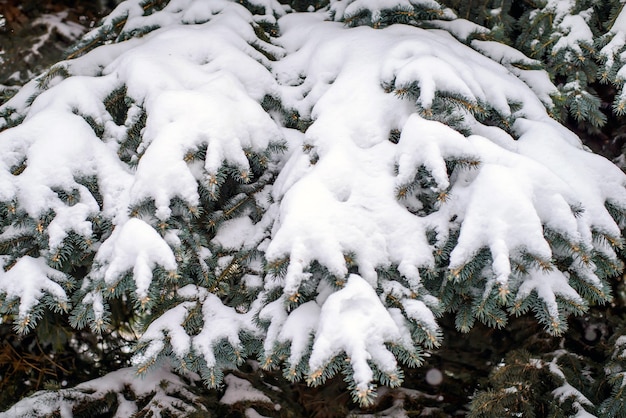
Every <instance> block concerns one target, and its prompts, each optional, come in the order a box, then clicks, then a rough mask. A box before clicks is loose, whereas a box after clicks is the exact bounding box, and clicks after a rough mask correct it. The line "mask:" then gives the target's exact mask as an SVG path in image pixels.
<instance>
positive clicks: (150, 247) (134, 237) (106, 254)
mask: <svg viewBox="0 0 626 418" xmlns="http://www.w3.org/2000/svg"><path fill="white" fill-rule="evenodd" d="M95 263H96V265H98V266H100V267H98V268H96V269H95V270H94V273H93V278H94V279H97V278H99V276H103V277H102V278H103V279H104V282H105V283H106V284H107V285H109V286H113V285H115V284H116V282H117V281H118V280H119V278H120V277H121V276H122V275H123V274H124V273H125V272H127V271H129V270H132V273H133V279H134V281H135V286H136V293H137V298H138V299H139V300H141V299H144V298H146V297H147V294H148V288H149V287H150V284H151V281H152V270H153V269H154V268H155V267H156V266H157V265H160V266H162V267H163V268H165V269H166V270H172V271H175V270H176V260H175V257H174V254H173V253H172V250H171V248H170V247H169V246H168V245H167V243H166V242H165V241H164V240H163V239H162V238H161V237H160V236H159V234H158V233H157V231H155V230H154V228H152V227H151V226H150V225H148V224H147V223H145V222H144V221H142V220H140V219H136V218H133V219H130V220H129V221H128V222H126V223H125V224H124V225H122V226H120V227H118V228H116V229H115V231H113V234H112V235H111V237H109V239H108V240H106V241H105V242H104V243H103V244H102V246H101V247H100V249H99V250H98V253H97V254H96V258H95Z"/></svg>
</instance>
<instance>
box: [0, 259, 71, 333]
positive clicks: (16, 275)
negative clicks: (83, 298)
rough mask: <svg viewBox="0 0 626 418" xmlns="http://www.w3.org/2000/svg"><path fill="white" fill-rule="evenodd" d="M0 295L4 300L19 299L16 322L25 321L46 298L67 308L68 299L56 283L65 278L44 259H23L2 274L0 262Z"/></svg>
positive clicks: (63, 280)
mask: <svg viewBox="0 0 626 418" xmlns="http://www.w3.org/2000/svg"><path fill="white" fill-rule="evenodd" d="M0 262H1V263H2V265H1V266H0V292H2V293H4V294H5V295H6V297H7V299H8V300H12V299H19V300H20V303H19V308H18V316H17V320H18V322H23V321H27V322H29V320H28V317H29V315H30V313H31V311H32V309H33V308H34V307H35V306H36V305H37V304H38V303H39V302H40V300H41V298H42V297H43V296H44V295H45V294H48V295H50V296H51V297H52V298H53V299H54V300H55V301H56V302H57V303H59V305H62V306H65V307H66V308H67V307H68V304H69V298H68V296H67V295H66V293H65V290H63V288H62V287H61V285H60V283H63V282H65V281H67V277H66V276H65V274H63V273H61V272H60V271H57V270H54V269H52V268H50V267H48V265H47V264H46V260H45V259H44V258H33V257H31V256H24V257H22V258H20V259H19V261H18V262H17V263H15V265H14V266H13V267H11V269H9V270H8V271H4V269H3V268H2V267H4V260H0Z"/></svg>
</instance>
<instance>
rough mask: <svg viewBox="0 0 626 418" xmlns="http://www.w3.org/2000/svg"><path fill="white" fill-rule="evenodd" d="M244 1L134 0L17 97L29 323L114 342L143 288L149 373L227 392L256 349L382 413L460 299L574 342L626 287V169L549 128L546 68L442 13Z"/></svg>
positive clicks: (6, 240)
mask: <svg viewBox="0 0 626 418" xmlns="http://www.w3.org/2000/svg"><path fill="white" fill-rule="evenodd" d="M246 5H247V7H244V6H242V5H241V4H239V3H236V2H230V1H227V0H195V1H192V0H171V1H170V2H158V1H154V2H150V1H148V2H146V1H141V2H140V1H137V0H129V1H126V2H124V3H122V4H120V5H119V6H118V8H117V9H116V10H115V11H114V12H113V13H112V14H111V15H110V16H109V17H107V18H106V19H105V20H104V21H103V23H102V26H101V27H99V28H98V29H95V30H94V31H92V32H91V33H88V34H87V35H86V36H85V37H84V38H83V39H82V40H81V42H79V43H78V44H77V45H76V47H75V48H74V51H73V52H72V54H71V59H68V60H66V61H63V62H60V63H58V64H56V65H55V66H53V67H52V68H51V69H50V70H49V71H48V72H47V73H45V74H43V75H41V76H40V77H38V78H36V79H34V80H33V81H31V82H30V83H29V84H28V85H26V86H25V87H24V88H23V89H22V90H21V91H20V92H19V93H18V94H17V95H16V96H15V97H14V98H13V99H12V100H11V101H9V102H8V103H6V104H5V105H4V106H2V107H1V108H0V114H1V115H3V120H2V121H0V126H1V128H2V129H3V131H2V132H1V133H0V254H1V257H2V258H1V259H0V260H1V262H2V266H3V269H2V270H0V291H1V292H2V295H3V300H2V305H1V309H2V312H3V313H4V314H5V315H8V316H9V318H11V320H12V321H13V324H14V326H15V329H16V330H17V331H18V332H25V331H28V330H31V329H33V328H35V327H36V326H37V321H38V320H39V319H40V318H41V316H42V315H46V310H53V311H56V312H68V315H69V317H70V321H71V324H72V325H73V326H74V327H76V328H85V327H89V328H90V329H91V330H92V331H94V332H101V331H103V330H105V329H106V328H107V327H108V326H109V325H110V322H111V320H110V317H111V312H110V307H109V305H110V303H111V301H113V300H118V299H122V300H124V301H126V303H129V304H133V305H134V308H135V311H136V312H137V315H138V316H139V318H140V319H141V321H143V323H144V324H145V327H144V328H143V329H142V330H141V331H142V333H141V336H140V337H139V339H138V341H137V346H136V347H135V348H136V351H135V356H134V359H133V362H134V365H135V366H136V370H137V371H138V372H139V373H140V374H143V373H150V370H151V369H152V368H154V367H157V369H156V370H160V369H158V367H160V366H159V365H160V364H162V363H163V362H164V361H167V362H168V363H171V364H172V367H173V368H174V369H175V370H177V371H178V372H181V373H186V372H187V371H191V372H194V373H197V374H198V375H199V376H200V377H201V378H202V380H203V381H204V383H205V384H206V385H207V386H209V387H217V386H219V385H221V384H222V380H223V375H224V370H227V369H235V368H237V367H238V366H240V365H241V364H243V362H244V361H245V360H246V359H250V358H257V359H258V360H259V362H260V364H261V366H262V367H263V368H267V369H272V368H274V367H280V368H282V370H283V373H284V375H285V377H286V378H288V379H291V380H299V379H305V380H306V381H307V382H308V383H309V384H311V385H319V384H323V383H324V382H326V381H327V380H328V379H329V378H331V377H333V376H334V375H335V374H337V373H342V374H344V377H345V380H346V382H348V385H349V387H350V388H351V389H352V392H353V396H354V399H355V400H356V401H357V402H359V403H360V404H361V405H368V404H371V403H372V402H373V398H374V396H375V393H374V385H375V384H376V383H382V384H384V385H389V386H392V387H393V386H397V385H400V384H401V382H402V378H403V371H402V366H405V365H406V366H418V365H420V364H421V363H422V361H423V356H424V352H425V350H431V349H434V348H436V347H437V346H439V344H440V342H441V330H440V327H439V325H438V323H437V318H438V317H439V316H440V315H441V314H442V313H444V312H449V313H452V314H454V315H455V318H456V326H457V328H458V329H459V330H460V331H463V332H467V331H469V330H470V329H471V328H472V327H473V325H474V323H475V321H476V320H478V321H480V322H482V323H485V324H487V325H489V326H492V327H504V326H505V325H506V323H507V318H508V317H509V316H510V315H521V314H525V313H527V312H532V314H533V315H534V316H535V317H536V318H537V320H538V321H539V322H540V323H541V324H543V325H544V327H545V329H546V330H547V331H548V332H549V333H552V334H561V333H562V332H563V331H565V330H566V328H567V317H568V316H569V315H570V314H577V315H579V314H582V313H584V312H585V311H586V310H587V309H588V307H589V306H590V305H595V304H602V303H605V302H607V301H610V300H611V290H610V285H609V278H610V277H612V276H614V275H616V274H617V273H618V272H619V271H621V269H622V266H621V262H620V261H619V259H618V256H617V254H616V251H617V249H618V248H621V245H622V234H621V231H622V230H623V228H624V227H625V226H626V224H625V219H626V217H625V213H626V189H625V186H626V176H625V175H624V174H623V173H622V172H621V171H620V170H619V169H618V168H617V167H615V166H614V165H613V164H611V163H610V162H609V161H607V160H606V159H604V158H602V157H600V156H597V155H594V154H592V153H591V152H589V151H588V150H586V149H585V148H584V147H583V146H582V144H581V142H580V140H579V138H578V137H577V136H576V135H575V134H574V133H572V132H571V131H569V130H568V129H566V128H565V127H563V126H562V125H560V124H559V123H558V122H557V121H555V120H554V119H553V118H552V117H551V114H552V110H553V109H554V107H555V104H554V102H553V99H552V98H553V97H555V95H556V94H557V93H556V92H557V90H558V89H557V87H556V86H555V85H554V84H553V83H552V82H551V81H550V78H549V76H548V74H547V73H546V72H544V71H543V70H540V69H538V68H536V67H535V66H536V65H537V61H534V60H533V59H531V58H528V57H526V56H524V54H523V53H521V52H520V51H518V50H515V49H513V48H511V47H508V46H506V45H504V44H501V43H498V42H496V41H493V40H488V39H483V40H480V39H473V38H472V37H471V36H470V35H469V34H470V33H475V32H479V33H480V32H484V33H486V32H488V29H485V28H482V27H479V26H478V25H475V24H470V22H468V21H467V20H463V19H457V18H456V15H455V13H454V11H453V10H452V9H449V8H446V7H444V6H442V5H440V4H439V3H437V2H435V1H412V2H409V1H406V2H401V1H392V2H390V1H379V0H377V1H365V0H355V1H352V2H350V1H346V2H341V1H335V2H331V4H330V5H329V7H328V8H325V9H322V10H320V11H317V12H312V13H286V9H287V10H288V8H286V7H283V6H281V5H280V4H278V3H276V2H274V1H272V0H267V1H262V0H254V1H249V2H247V3H246ZM563 7H565V6H564V3H563V2H548V3H547V5H546V6H545V7H544V9H542V10H541V11H540V12H541V13H551V15H553V16H556V19H555V22H556V23H555V24H557V25H558V27H559V28H560V30H561V31H562V34H563V35H564V36H561V37H560V38H559V40H558V41H555V42H554V45H552V47H551V48H552V51H553V52H554V51H556V52H558V53H559V54H561V53H562V54H565V55H564V56H565V57H566V58H567V59H569V58H570V55H571V54H574V55H576V54H578V55H577V56H583V55H584V53H585V49H584V48H585V46H586V45H588V44H589V42H591V38H590V36H591V33H587V32H586V31H582V30H580V31H579V30H575V29H580V28H581V27H583V26H580V25H582V23H581V22H586V20H585V19H587V16H588V14H586V12H585V11H583V10H581V11H580V12H578V14H576V13H572V12H571V10H569V9H568V10H565V9H563ZM572 7H573V6H572ZM538 13H539V12H538ZM398 16H408V18H407V19H405V21H403V23H409V25H402V24H396V23H395V22H396V20H394V19H395V18H394V17H398ZM528 18H529V19H536V18H538V17H537V16H530V15H529V17H528ZM422 21H428V22H429V24H428V25H421V24H419V22H422ZM345 23H349V25H350V26H356V27H348V26H347V25H346V24H345ZM367 25H371V27H370V26H367ZM418 26H424V27H423V28H422V27H418ZM468 28H469V29H468ZM481 28H482V29H481ZM565 35H567V36H565ZM616 36H617V35H616ZM538 42H539V40H538ZM520 63H522V64H525V65H526V68H523V66H522V65H521V64H520ZM119 373H124V376H126V375H127V371H120V372H119ZM555 373H556V374H558V373H557V372H555ZM555 373H553V374H555ZM125 378H126V377H125ZM170 380H172V381H173V380H175V378H174V377H172V378H170ZM231 380H232V379H231ZM227 383H228V382H227ZM97 390H100V389H97ZM113 390H115V389H113ZM138 390H139V392H141V393H140V394H138V396H140V395H141V394H145V393H147V392H146V390H147V389H146V390H144V389H138ZM572 393H573V392H572ZM38 396H39V398H37V399H42V401H41V402H47V401H46V399H48V397H52V398H54V396H53V395H49V394H42V395H38ZM163 396H166V395H163ZM554 396H555V397H557V398H562V397H564V396H566V394H563V393H562V392H558V393H555V395H554ZM567 396H569V395H567ZM576 396H578V395H576ZM581 396H582V395H581ZM52 398H50V399H52ZM55 399H57V398H55ZM577 399H578V400H579V401H580V402H583V400H584V399H583V398H577ZM37 402H39V401H37ZM51 402H52V401H51ZM55 402H56V401H55ZM583 403H584V402H583ZM580 405H582V404H580ZM16 407H17V406H16ZM581 408H582V406H581ZM581 410H582V409H581Z"/></svg>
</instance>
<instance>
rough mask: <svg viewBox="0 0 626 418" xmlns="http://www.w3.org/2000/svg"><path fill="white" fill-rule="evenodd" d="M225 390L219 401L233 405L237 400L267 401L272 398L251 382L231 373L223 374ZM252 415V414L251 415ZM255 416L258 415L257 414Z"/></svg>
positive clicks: (269, 401)
mask: <svg viewBox="0 0 626 418" xmlns="http://www.w3.org/2000/svg"><path fill="white" fill-rule="evenodd" d="M224 383H225V384H226V391H225V392H224V395H223V396H222V397H221V398H220V402H221V403H223V404H226V405H233V404H235V403H237V402H246V401H247V402H267V403H271V402H272V400H271V399H270V398H269V397H268V396H267V395H266V394H264V393H263V392H261V391H260V390H258V389H256V388H254V387H252V384H251V383H250V382H248V381H247V380H245V379H241V378H239V377H237V376H234V375H232V374H227V375H226V376H224ZM252 416H254V415H252ZM256 416H259V415H258V414H257V415H256Z"/></svg>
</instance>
